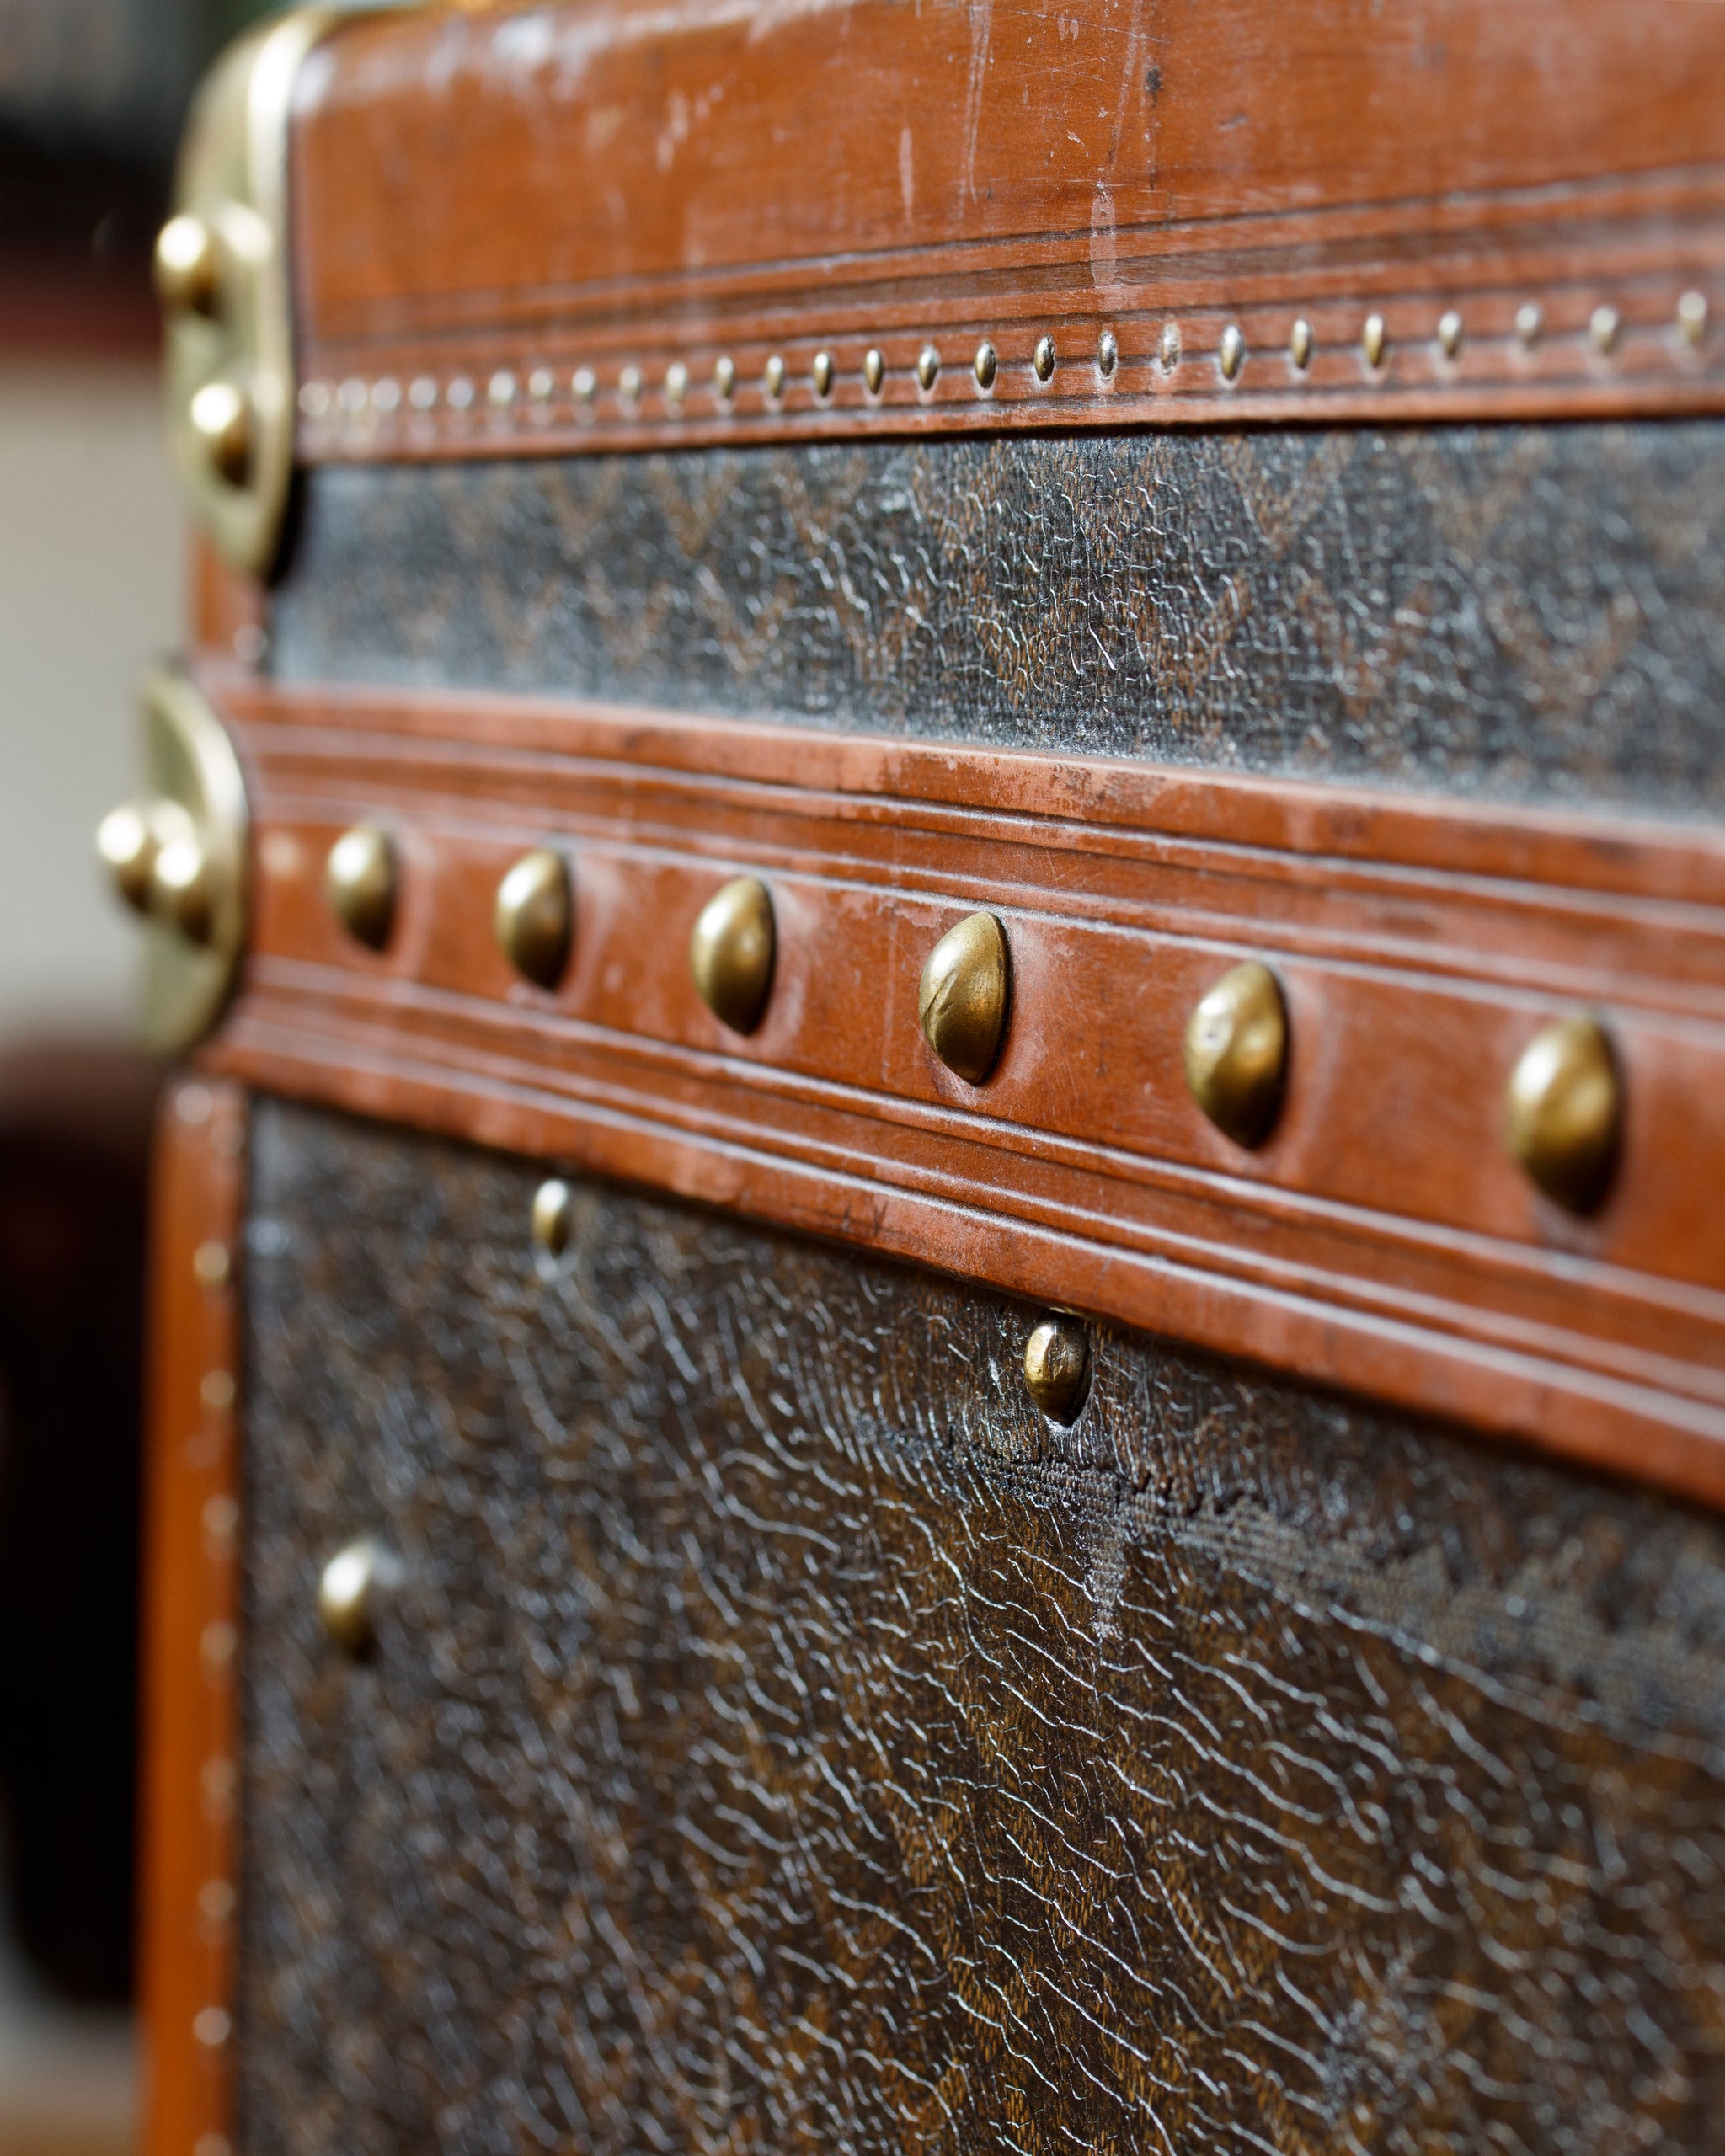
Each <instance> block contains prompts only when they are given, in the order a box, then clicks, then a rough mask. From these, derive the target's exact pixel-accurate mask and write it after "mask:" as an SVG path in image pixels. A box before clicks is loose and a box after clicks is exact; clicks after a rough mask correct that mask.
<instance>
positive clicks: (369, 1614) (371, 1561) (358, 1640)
mask: <svg viewBox="0 0 1725 2156" xmlns="http://www.w3.org/2000/svg"><path fill="white" fill-rule="evenodd" d="M394 1571H395V1567H394V1566H393V1564H392V1562H391V1561H390V1560H389V1558H388V1557H387V1556H386V1554H385V1552H384V1551H383V1550H382V1549H381V1548H380V1547H379V1545H377V1543H376V1542H374V1541H372V1540H371V1538H370V1536H368V1535H367V1536H362V1537H361V1538H360V1540H358V1541H357V1542H350V1543H349V1544H348V1545H347V1547H346V1549H344V1550H337V1551H336V1553H335V1555H334V1556H333V1557H332V1558H331V1559H330V1560H329V1561H328V1564H327V1565H325V1566H324V1567H323V1572H321V1573H320V1574H319V1576H318V1615H319V1616H320V1617H321V1618H322V1619H323V1629H324V1630H325V1631H326V1632H328V1635H329V1636H330V1638H331V1639H332V1640H334V1642H335V1644H336V1645H337V1646H339V1648H340V1649H341V1651H342V1652H343V1653H344V1654H347V1655H351V1656H353V1657H355V1659H356V1660H357V1659H358V1658H359V1657H360V1656H362V1655H364V1654H366V1653H368V1652H370V1650H371V1647H372V1646H375V1645H376V1643H377V1620H378V1616H379V1614H381V1611H382V1604H383V1601H384V1598H385V1597H386V1595H387V1592H388V1590H389V1588H391V1587H392V1586H393V1585H394V1583H395V1582H394Z"/></svg>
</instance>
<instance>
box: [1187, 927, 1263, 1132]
mask: <svg viewBox="0 0 1725 2156" xmlns="http://www.w3.org/2000/svg"><path fill="white" fill-rule="evenodd" d="M1287 1067H1288V1013H1287V1011H1286V1008H1285V1007H1284V1004H1283V1002H1282V991H1281V990H1280V988H1279V986H1278V985H1277V983H1276V977H1275V975H1274V974H1273V973H1272V972H1271V971H1270V969H1269V968H1268V966H1264V965H1260V964H1259V963H1258V961H1257V959H1255V958H1252V959H1248V960H1247V963H1245V964H1244V965H1243V966H1235V967H1232V968H1231V969H1230V970H1229V971H1228V972H1227V973H1225V974H1223V975H1222V977H1221V979H1220V980H1219V981H1218V982H1217V983H1216V984H1215V987H1214V988H1212V989H1211V990H1210V991H1209V993H1208V994H1207V995H1204V996H1202V997H1201V998H1200V999H1199V1003H1198V1005H1197V1007H1196V1008H1195V1009H1194V1011H1193V1013H1192V1016H1191V1017H1190V1018H1189V1019H1188V1021H1187V1025H1186V1083H1187V1085H1188V1086H1190V1088H1191V1089H1192V1097H1193V1099H1194V1101H1196V1102H1197V1103H1198V1105H1199V1107H1201V1108H1202V1109H1203V1110H1204V1113H1205V1114H1206V1115H1207V1116H1208V1117H1209V1118H1210V1121H1211V1122H1212V1123H1214V1124H1215V1127H1216V1129H1218V1130H1220V1132H1221V1133H1222V1134H1223V1136H1224V1137H1225V1138H1231V1139H1233V1141H1234V1143H1235V1144H1236V1145H1262V1144H1263V1140H1264V1139H1266V1138H1267V1137H1268V1135H1269V1132H1270V1126H1271V1124H1272V1123H1274V1121H1275V1119H1276V1114H1277V1111H1278V1110H1279V1108H1280V1107H1281V1105H1282V1088H1283V1085H1284V1081H1285V1079H1286V1075H1287Z"/></svg>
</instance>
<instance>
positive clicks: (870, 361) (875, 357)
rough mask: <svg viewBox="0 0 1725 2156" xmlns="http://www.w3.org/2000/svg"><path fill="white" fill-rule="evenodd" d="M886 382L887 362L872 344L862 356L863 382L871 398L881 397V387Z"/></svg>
mask: <svg viewBox="0 0 1725 2156" xmlns="http://www.w3.org/2000/svg"><path fill="white" fill-rule="evenodd" d="M885 380H886V361H885V360H884V359H882V357H881V356H880V354H879V352H878V351H877V350H875V348H874V346H873V344H871V345H870V346H869V348H868V350H867V351H866V352H865V353H864V354H863V386H864V387H866V388H867V390H868V394H869V395H870V396H871V397H879V394H880V385H881V384H882V382H884V381H885Z"/></svg>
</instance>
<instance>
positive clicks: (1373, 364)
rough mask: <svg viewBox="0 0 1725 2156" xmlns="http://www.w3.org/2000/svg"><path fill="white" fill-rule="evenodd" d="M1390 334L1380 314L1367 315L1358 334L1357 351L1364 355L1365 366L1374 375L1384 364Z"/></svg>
mask: <svg viewBox="0 0 1725 2156" xmlns="http://www.w3.org/2000/svg"><path fill="white" fill-rule="evenodd" d="M1389 344H1390V332H1389V329H1388V328H1387V327H1386V323H1385V321H1384V318H1383V317H1382V315H1381V314H1369V315H1367V317H1366V318H1365V328H1363V329H1362V330H1361V331H1360V333H1359V349H1360V350H1361V351H1362V352H1363V353H1364V354H1365V364H1366V365H1367V366H1369V367H1370V368H1371V370H1372V371H1373V372H1374V373H1375V372H1376V371H1377V370H1378V369H1379V368H1380V367H1381V366H1382V365H1383V364H1384V354H1385V353H1386V351H1387V350H1388V349H1389Z"/></svg>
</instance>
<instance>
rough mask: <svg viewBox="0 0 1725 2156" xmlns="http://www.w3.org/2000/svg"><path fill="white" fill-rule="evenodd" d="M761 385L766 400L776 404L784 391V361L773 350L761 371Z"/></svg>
mask: <svg viewBox="0 0 1725 2156" xmlns="http://www.w3.org/2000/svg"><path fill="white" fill-rule="evenodd" d="M761 387H762V388H763V389H764V390H765V391H766V395H767V398H768V401H769V402H770V403H774V404H777V402H778V400H779V398H781V397H782V396H783V395H784V393H785V363H784V361H783V360H782V359H781V358H780V357H779V355H778V354H777V352H775V353H774V354H773V355H772V358H771V359H770V360H768V361H767V362H766V366H764V367H763V368H762V369H761Z"/></svg>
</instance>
